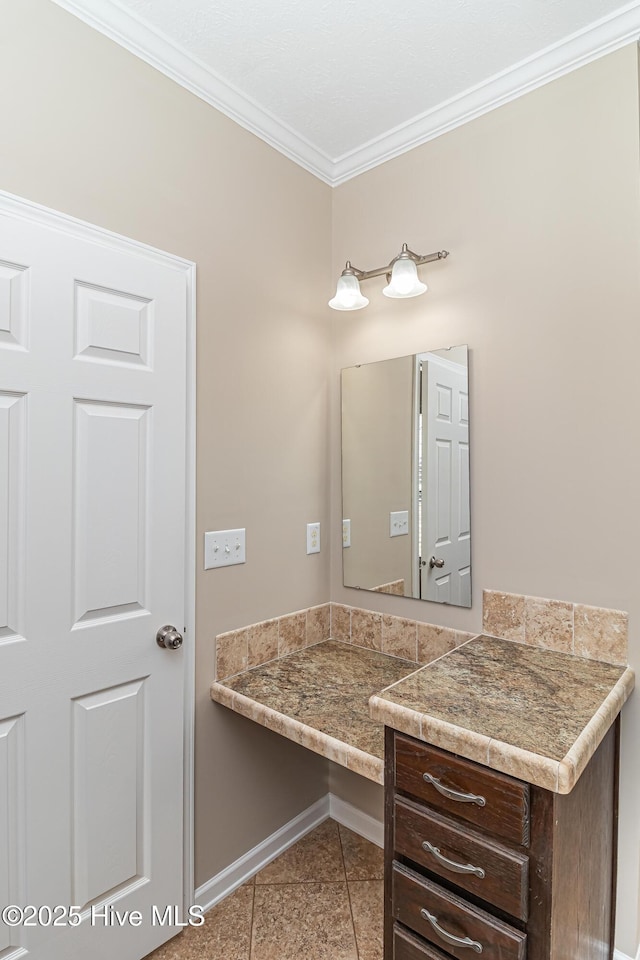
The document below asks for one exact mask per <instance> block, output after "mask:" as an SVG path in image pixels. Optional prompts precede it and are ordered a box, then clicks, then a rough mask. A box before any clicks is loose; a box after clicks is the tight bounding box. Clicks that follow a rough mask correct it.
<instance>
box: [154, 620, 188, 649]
mask: <svg viewBox="0 0 640 960" xmlns="http://www.w3.org/2000/svg"><path fill="white" fill-rule="evenodd" d="M156 642H157V644H158V646H159V647H166V648H167V650H177V649H178V647H181V646H182V634H181V633H178V631H177V630H176V628H175V627H172V626H171V624H170V623H168V624H165V626H164V627H160V629H159V630H158V632H157V633H156Z"/></svg>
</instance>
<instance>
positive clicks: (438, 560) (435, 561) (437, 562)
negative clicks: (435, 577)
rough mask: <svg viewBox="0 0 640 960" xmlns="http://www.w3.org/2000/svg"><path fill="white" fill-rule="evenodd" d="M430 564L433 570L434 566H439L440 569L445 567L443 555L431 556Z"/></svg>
mask: <svg viewBox="0 0 640 960" xmlns="http://www.w3.org/2000/svg"><path fill="white" fill-rule="evenodd" d="M429 566H430V568H431V569H432V570H433V568H434V567H437V568H438V569H440V568H441V567H444V560H443V559H442V557H431V559H430V560H429Z"/></svg>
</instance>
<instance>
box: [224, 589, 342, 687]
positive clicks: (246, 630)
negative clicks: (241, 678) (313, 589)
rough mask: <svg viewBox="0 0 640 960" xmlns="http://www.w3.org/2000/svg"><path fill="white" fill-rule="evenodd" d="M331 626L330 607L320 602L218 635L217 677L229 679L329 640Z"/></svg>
mask: <svg viewBox="0 0 640 960" xmlns="http://www.w3.org/2000/svg"><path fill="white" fill-rule="evenodd" d="M330 627H331V609H330V604H329V603H321V604H318V605H317V606H314V607H305V608H304V609H303V610H296V611H294V612H293V613H287V614H283V616H281V617H272V618H271V619H269V620H259V621H258V622H257V623H251V624H249V625H248V626H246V627H239V628H238V629H237V630H228V631H227V632H226V633H219V634H218V635H217V637H216V638H215V641H214V663H215V678H216V680H227V679H228V678H229V677H234V676H236V674H238V673H244V671H245V670H247V669H249V668H251V667H259V666H262V664H263V663H270V662H271V661H272V660H279V659H280V658H281V657H284V656H287V654H289V653H293V652H294V651H296V650H303V649H304V648H305V647H310V646H312V645H313V644H314V643H321V642H322V641H323V640H328V639H329V637H330Z"/></svg>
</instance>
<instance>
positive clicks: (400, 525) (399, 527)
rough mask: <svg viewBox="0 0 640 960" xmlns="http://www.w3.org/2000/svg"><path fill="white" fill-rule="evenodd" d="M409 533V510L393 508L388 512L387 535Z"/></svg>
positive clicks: (399, 535) (394, 535)
mask: <svg viewBox="0 0 640 960" xmlns="http://www.w3.org/2000/svg"><path fill="white" fill-rule="evenodd" d="M408 533H409V511H408V510H394V511H392V512H391V513H390V514H389V536H390V537H404V536H406V534H408Z"/></svg>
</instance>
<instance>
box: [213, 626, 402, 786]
mask: <svg viewBox="0 0 640 960" xmlns="http://www.w3.org/2000/svg"><path fill="white" fill-rule="evenodd" d="M418 667H419V664H417V663H413V661H411V660H400V659H398V658H396V657H390V656H387V655H386V654H383V653H378V652H377V651H376V650H367V649H364V648H363V647H358V646H354V645H352V644H348V643H341V642H339V641H337V640H325V641H324V642H322V643H318V644H315V645H314V646H311V647H306V648H305V649H304V650H300V651H299V652H298V653H291V654H289V655H288V656H286V657H283V658H281V659H280V660H272V661H271V662H270V663H266V664H263V665H262V666H260V667H254V668H253V669H251V670H247V671H245V672H244V673H240V674H238V675H237V676H235V677H230V678H229V679H227V680H225V681H224V682H222V681H220V682H217V683H213V684H212V686H211V699H212V700H215V701H216V702H217V703H221V704H223V705H224V706H225V707H229V708H230V709H231V710H234V711H235V712H236V713H240V714H242V716H244V717H248V718H249V719H250V720H255V721H256V723H260V724H261V725H262V726H264V727H268V728H269V729H270V730H274V731H275V732H276V733H279V734H281V735H282V736H284V737H287V738H288V739H289V740H293V741H294V742H295V743H299V744H301V745H302V746H304V747H307V748H308V749H309V750H313V751H314V752H315V753H319V754H321V755H322V756H324V757H328V759H329V760H333V761H334V762H335V763H339V764H341V765H342V766H343V767H347V768H348V769H349V770H354V771H355V772H356V773H359V774H361V775H362V776H364V777H367V778H368V779H369V780H374V781H375V782H376V783H383V781H384V759H383V758H384V725H383V723H381V722H378V721H375V720H372V719H371V718H370V716H369V698H370V696H371V694H373V693H377V692H378V691H380V690H382V689H383V688H384V687H388V686H389V684H392V683H395V682H396V681H397V680H400V679H401V678H402V677H406V676H408V675H409V674H411V673H413V672H414V671H415V670H417V669H418Z"/></svg>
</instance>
